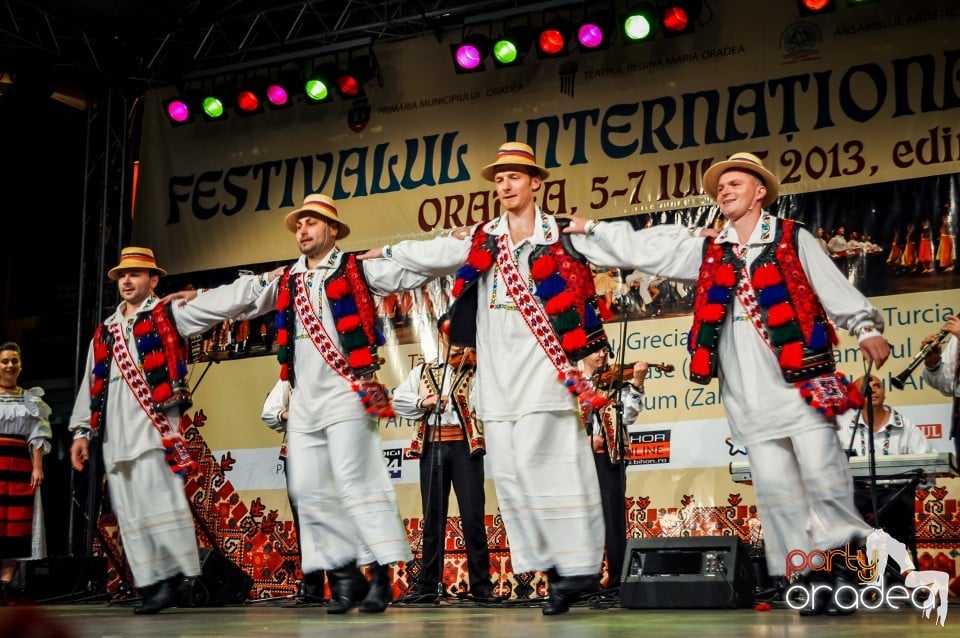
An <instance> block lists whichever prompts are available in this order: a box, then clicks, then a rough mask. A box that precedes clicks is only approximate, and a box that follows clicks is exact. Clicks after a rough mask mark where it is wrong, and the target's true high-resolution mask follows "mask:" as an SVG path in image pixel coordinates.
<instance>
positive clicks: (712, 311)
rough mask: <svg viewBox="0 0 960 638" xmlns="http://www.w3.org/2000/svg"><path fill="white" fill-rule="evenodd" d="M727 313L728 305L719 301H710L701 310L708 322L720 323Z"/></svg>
mask: <svg viewBox="0 0 960 638" xmlns="http://www.w3.org/2000/svg"><path fill="white" fill-rule="evenodd" d="M726 314H727V307H726V306H724V305H723V304H719V303H708V304H707V305H705V306H704V307H703V310H701V311H700V315H701V318H702V319H703V320H704V321H705V322H706V323H720V322H721V321H723V318H724V317H725V316H726Z"/></svg>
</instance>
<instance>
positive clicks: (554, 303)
mask: <svg viewBox="0 0 960 638" xmlns="http://www.w3.org/2000/svg"><path fill="white" fill-rule="evenodd" d="M574 301H576V300H575V299H574V298H573V295H572V294H571V293H569V292H567V291H566V290H564V291H563V292H561V293H559V294H557V295H555V296H554V297H553V298H552V299H550V300H549V301H547V303H545V304H544V306H543V309H544V310H546V311H547V314H548V315H559V314H560V313H561V312H563V311H565V310H569V309H570V308H572V307H573V303H574Z"/></svg>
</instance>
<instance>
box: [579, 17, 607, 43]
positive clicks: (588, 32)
mask: <svg viewBox="0 0 960 638" xmlns="http://www.w3.org/2000/svg"><path fill="white" fill-rule="evenodd" d="M577 39H578V40H579V41H580V46H582V47H585V48H587V49H594V48H596V47H598V46H600V45H601V44H602V43H603V29H601V28H600V27H599V26H598V25H596V24H591V23H589V22H588V23H586V24H584V25H581V26H580V28H579V29H578V30H577Z"/></svg>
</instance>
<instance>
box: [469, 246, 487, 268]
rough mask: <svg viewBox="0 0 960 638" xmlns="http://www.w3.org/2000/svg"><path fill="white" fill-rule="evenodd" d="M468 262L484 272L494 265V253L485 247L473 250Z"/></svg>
mask: <svg viewBox="0 0 960 638" xmlns="http://www.w3.org/2000/svg"><path fill="white" fill-rule="evenodd" d="M467 263H468V264H470V265H471V266H473V267H474V268H476V269H477V270H479V271H480V272H483V271H485V270H487V269H488V268H490V266H492V265H493V255H491V254H490V251H487V250H483V249H480V250H471V251H470V256H469V257H467Z"/></svg>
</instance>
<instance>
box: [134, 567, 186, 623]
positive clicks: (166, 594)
mask: <svg viewBox="0 0 960 638" xmlns="http://www.w3.org/2000/svg"><path fill="white" fill-rule="evenodd" d="M184 583H185V579H184V577H183V574H177V575H176V576H173V577H171V578H167V579H166V580H163V581H160V583H159V585H156V589H153V593H152V594H150V595H149V596H148V597H146V598H144V600H143V604H142V605H140V606H139V607H136V608H134V610H133V613H135V614H141V615H145V614H156V613H158V612H160V611H163V610H164V609H167V608H168V607H175V606H176V605H179V604H181V603H182V602H183V594H184V587H185V585H184ZM145 589H151V588H145Z"/></svg>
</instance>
